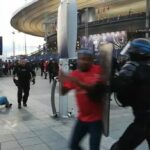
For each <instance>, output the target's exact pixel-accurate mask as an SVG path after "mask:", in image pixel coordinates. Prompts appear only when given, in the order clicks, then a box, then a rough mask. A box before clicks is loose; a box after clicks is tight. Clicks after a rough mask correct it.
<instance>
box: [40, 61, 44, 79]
mask: <svg viewBox="0 0 150 150" xmlns="http://www.w3.org/2000/svg"><path fill="white" fill-rule="evenodd" d="M40 69H41V77H43V73H44V60H41V62H40Z"/></svg>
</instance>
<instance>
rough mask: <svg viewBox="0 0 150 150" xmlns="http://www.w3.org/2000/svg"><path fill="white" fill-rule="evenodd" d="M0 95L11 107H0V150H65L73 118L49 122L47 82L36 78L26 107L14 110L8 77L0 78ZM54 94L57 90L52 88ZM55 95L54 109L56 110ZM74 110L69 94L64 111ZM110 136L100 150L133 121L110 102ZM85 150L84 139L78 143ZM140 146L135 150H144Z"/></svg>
mask: <svg viewBox="0 0 150 150" xmlns="http://www.w3.org/2000/svg"><path fill="white" fill-rule="evenodd" d="M0 85H1V86H0V95H5V96H7V97H8V99H9V101H10V102H11V103H13V106H12V108H11V109H5V108H4V107H2V106H0V127H1V128H0V143H1V150H67V146H68V141H69V137H70V134H71V130H72V128H73V125H74V122H75V118H74V117H72V118H69V119H61V118H58V119H53V118H52V117H51V115H52V110H51V106H50V91H51V85H50V84H49V82H48V80H46V79H44V78H42V77H40V76H37V79H36V84H35V85H31V91H30V96H29V100H28V107H27V108H25V107H23V108H22V109H21V110H18V108H17V96H16V93H17V88H16V86H15V85H14V83H13V81H12V77H2V78H0ZM56 91H57V88H56ZM58 103H59V101H58V93H57V94H56V106H57V107H56V108H57V110H59V104H58ZM72 108H73V109H74V111H75V113H76V106H75V101H74V96H73V93H70V94H69V97H68V110H69V111H70V110H71V109H72ZM110 114H111V116H110V136H109V137H108V138H106V137H103V138H102V144H101V150H109V148H110V146H111V145H112V143H113V142H115V141H116V139H118V138H119V136H120V135H121V134H122V133H123V131H124V130H125V129H126V127H127V126H128V124H129V123H131V121H132V120H133V117H132V114H131V110H130V108H126V109H123V108H120V107H118V106H117V105H116V103H115V102H114V100H113V101H112V102H111V112H110ZM82 145H83V147H84V148H85V150H88V137H86V138H85V139H84V140H83V143H82ZM147 149H148V147H147V144H145V143H143V144H142V145H141V146H140V147H138V148H137V150H147Z"/></svg>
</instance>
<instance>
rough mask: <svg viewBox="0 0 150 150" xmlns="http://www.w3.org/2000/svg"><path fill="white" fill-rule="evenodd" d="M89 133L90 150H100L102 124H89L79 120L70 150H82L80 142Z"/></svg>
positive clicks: (97, 122)
mask: <svg viewBox="0 0 150 150" xmlns="http://www.w3.org/2000/svg"><path fill="white" fill-rule="evenodd" d="M87 133H89V134H90V139H89V145H90V150H99V149H100V141H101V135H102V122H101V121H94V122H90V123H87V122H82V121H80V120H77V122H76V125H75V128H74V131H73V134H72V137H71V141H70V149H71V150H82V148H81V146H80V142H81V140H82V139H83V137H84V136H85V135H86V134H87Z"/></svg>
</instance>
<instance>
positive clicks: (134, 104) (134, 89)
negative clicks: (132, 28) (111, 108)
mask: <svg viewBox="0 0 150 150" xmlns="http://www.w3.org/2000/svg"><path fill="white" fill-rule="evenodd" d="M129 56H130V60H132V61H130V62H127V63H126V64H125V65H124V66H123V67H122V68H121V70H120V72H119V75H118V76H117V77H116V78H115V79H114V80H113V81H112V90H113V91H114V92H116V95H117V98H118V100H119V101H120V102H121V103H122V105H123V106H131V108H132V110H133V114H134V121H133V123H131V124H130V125H129V126H128V128H127V129H126V131H125V132H124V133H123V135H122V136H121V137H120V138H119V140H118V141H117V142H116V143H115V144H113V146H112V147H111V150H134V149H135V148H136V147H137V146H138V145H140V144H141V143H142V142H143V141H144V140H146V141H147V142H148V146H149V149H150V41H149V40H147V39H142V38H139V39H135V40H133V41H132V42H131V45H130V47H129Z"/></svg>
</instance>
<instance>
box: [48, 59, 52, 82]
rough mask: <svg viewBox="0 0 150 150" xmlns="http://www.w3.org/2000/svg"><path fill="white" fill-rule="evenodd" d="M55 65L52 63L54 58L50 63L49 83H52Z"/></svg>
mask: <svg viewBox="0 0 150 150" xmlns="http://www.w3.org/2000/svg"><path fill="white" fill-rule="evenodd" d="M52 65H53V63H52V58H51V59H50V60H49V63H48V74H49V82H50V83H51V81H52V79H53V71H52V70H53V66H52Z"/></svg>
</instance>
